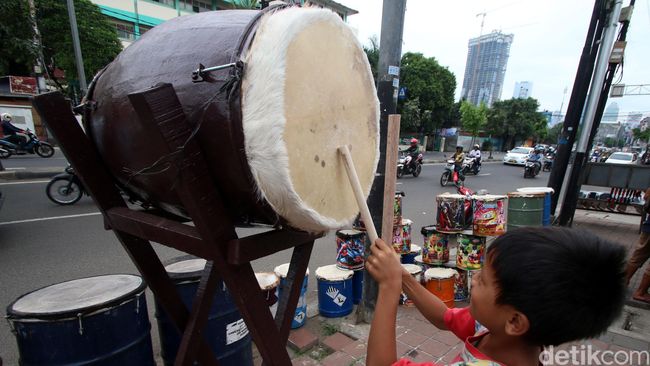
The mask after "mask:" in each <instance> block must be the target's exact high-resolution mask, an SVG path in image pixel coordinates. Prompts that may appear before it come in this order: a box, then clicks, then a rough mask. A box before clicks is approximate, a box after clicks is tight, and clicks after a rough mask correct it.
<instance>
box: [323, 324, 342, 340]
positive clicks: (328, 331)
mask: <svg viewBox="0 0 650 366" xmlns="http://www.w3.org/2000/svg"><path fill="white" fill-rule="evenodd" d="M340 330H341V327H340V326H339V325H338V324H330V323H325V322H323V326H322V327H321V331H320V332H321V334H322V335H324V336H325V337H327V336H331V335H332V334H335V333H336V332H339V331H340Z"/></svg>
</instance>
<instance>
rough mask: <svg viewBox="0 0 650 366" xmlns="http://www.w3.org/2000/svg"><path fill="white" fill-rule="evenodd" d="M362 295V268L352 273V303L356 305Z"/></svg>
mask: <svg viewBox="0 0 650 366" xmlns="http://www.w3.org/2000/svg"><path fill="white" fill-rule="evenodd" d="M362 297H363V270H362V269H360V270H357V271H354V275H352V303H353V304H354V305H357V304H358V303H360V302H361V298H362Z"/></svg>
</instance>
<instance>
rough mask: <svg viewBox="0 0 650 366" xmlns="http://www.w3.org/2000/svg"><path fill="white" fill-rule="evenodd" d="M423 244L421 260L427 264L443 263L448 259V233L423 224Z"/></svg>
mask: <svg viewBox="0 0 650 366" xmlns="http://www.w3.org/2000/svg"><path fill="white" fill-rule="evenodd" d="M421 232H422V235H423V236H424V246H423V247H422V261H424V263H429V264H445V263H447V262H448V261H449V235H447V234H445V233H441V232H439V231H438V230H436V227H435V226H433V225H431V226H425V227H423V228H422V231H421Z"/></svg>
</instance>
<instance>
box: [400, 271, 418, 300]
mask: <svg viewBox="0 0 650 366" xmlns="http://www.w3.org/2000/svg"><path fill="white" fill-rule="evenodd" d="M402 267H404V269H405V270H406V271H407V272H408V273H410V274H411V277H413V278H415V280H416V281H418V282H422V278H421V277H422V268H420V266H418V265H417V264H408V263H407V264H402ZM399 300H400V301H399V303H400V304H402V305H406V306H412V305H413V300H410V299H409V298H408V296H406V293H404V292H402V293H401V295H400V299H399Z"/></svg>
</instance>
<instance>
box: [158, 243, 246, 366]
mask: <svg viewBox="0 0 650 366" xmlns="http://www.w3.org/2000/svg"><path fill="white" fill-rule="evenodd" d="M205 264H206V260H205V259H202V258H196V257H193V256H184V257H180V258H176V259H172V260H171V262H170V263H169V264H168V265H166V266H165V271H167V275H169V277H170V278H171V280H172V281H173V282H174V284H175V286H176V291H178V293H179V295H180V297H181V300H182V301H183V304H185V307H186V308H187V309H188V310H191V309H192V303H193V301H194V297H195V295H196V291H197V290H198V289H199V284H200V282H201V276H202V275H203V269H204V268H205ZM156 319H157V320H158V334H159V335H160V355H161V357H162V359H163V363H164V365H165V366H172V365H173V364H174V360H175V359H176V354H177V353H178V347H179V346H180V344H181V335H180V334H179V332H178V330H177V329H176V326H175V325H174V324H173V323H172V321H171V320H170V319H169V317H168V315H167V313H166V312H165V310H164V309H163V308H162V306H161V305H160V304H159V303H158V301H156ZM202 331H203V333H204V334H205V339H206V341H207V342H208V345H210V349H212V352H214V354H215V356H216V357H217V360H218V361H219V364H220V365H221V364H223V365H233V366H234V365H242V364H249V363H250V362H252V359H253V350H252V340H251V339H252V337H251V335H250V334H249V331H248V328H247V327H246V323H245V322H244V319H243V318H242V316H241V314H240V313H239V310H238V309H237V305H235V302H234V301H233V299H232V297H231V296H230V292H229V291H228V288H227V287H226V285H225V284H224V283H223V282H222V281H219V282H217V283H216V288H215V291H214V297H213V298H212V304H211V305H210V312H209V314H208V320H207V322H206V325H205V327H204V328H203V329H202Z"/></svg>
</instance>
